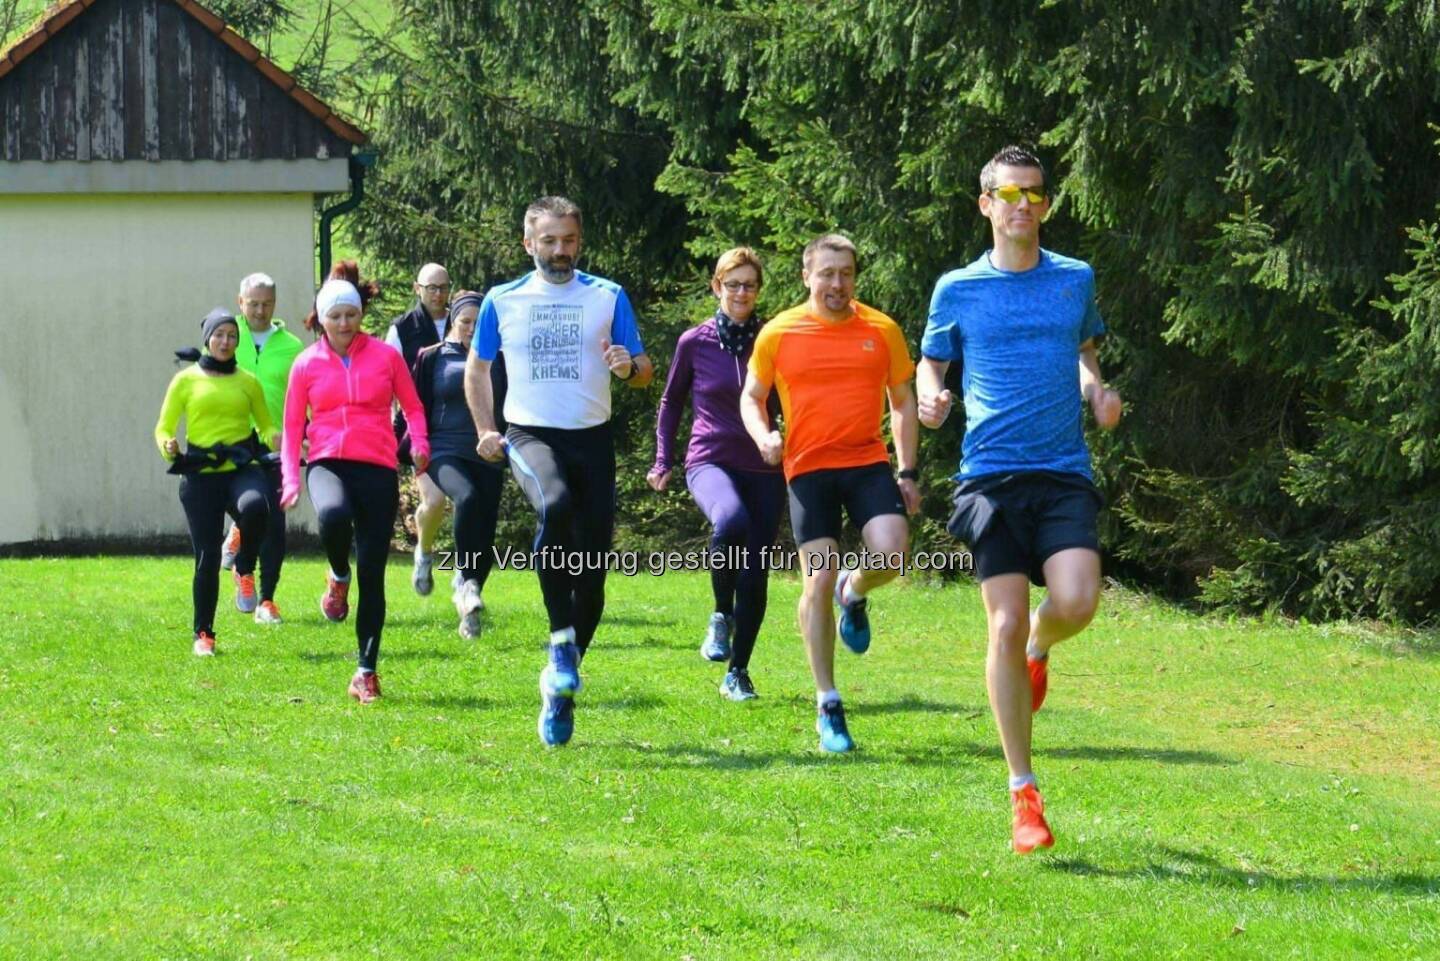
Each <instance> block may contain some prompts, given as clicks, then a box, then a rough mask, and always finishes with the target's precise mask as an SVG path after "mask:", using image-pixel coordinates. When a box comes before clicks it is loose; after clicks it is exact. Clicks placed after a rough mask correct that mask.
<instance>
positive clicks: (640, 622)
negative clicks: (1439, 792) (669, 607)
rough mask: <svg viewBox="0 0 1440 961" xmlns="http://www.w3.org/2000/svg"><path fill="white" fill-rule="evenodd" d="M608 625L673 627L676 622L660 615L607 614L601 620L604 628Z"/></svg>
mask: <svg viewBox="0 0 1440 961" xmlns="http://www.w3.org/2000/svg"><path fill="white" fill-rule="evenodd" d="M607 625H609V626H614V627H668V628H673V627H674V626H675V625H674V623H673V622H671V621H667V620H665V619H663V618H659V617H648V616H646V615H644V614H606V615H605V618H604V619H603V620H602V621H601V622H600V626H601V628H604V627H605V626H607ZM601 643H602V644H603V643H604V642H603V641H601Z"/></svg>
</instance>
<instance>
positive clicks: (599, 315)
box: [471, 270, 645, 430]
mask: <svg viewBox="0 0 1440 961" xmlns="http://www.w3.org/2000/svg"><path fill="white" fill-rule="evenodd" d="M606 340H608V341H610V343H612V344H619V345H621V346H623V347H625V348H626V349H627V350H629V351H630V356H632V357H634V356H636V355H638V354H641V353H644V351H645V347H644V346H643V345H642V344H641V342H640V331H639V328H638V325H637V324H636V322H635V311H634V310H633V309H632V308H631V307H630V299H629V298H628V297H626V296H625V291H624V290H622V289H621V287H620V285H619V284H616V283H615V282H614V281H610V280H606V279H605V278H603V277H595V276H592V275H590V274H586V273H581V272H580V271H578V270H577V271H576V272H575V276H574V278H573V279H572V280H571V281H570V282H569V283H567V284H551V283H547V282H546V281H545V279H544V278H543V277H541V276H540V275H539V274H538V273H536V272H535V271H531V272H530V273H528V274H526V275H525V276H524V277H521V278H520V279H519V280H514V281H511V282H510V283H508V284H501V285H500V286H499V287H493V288H491V290H490V292H489V293H487V294H486V295H485V302H484V303H483V304H481V305H480V316H479V317H478V318H476V320H475V338H474V341H473V342H472V344H471V347H472V349H473V350H474V351H475V356H476V357H479V358H480V359H481V360H486V361H493V360H494V359H495V355H496V354H497V353H498V352H500V351H504V352H505V375H506V378H507V379H508V381H509V388H508V393H507V394H506V395H505V419H506V420H507V421H509V422H510V423H512V424H518V425H519V426H521V427H560V428H565V429H569V430H577V429H580V428H584V427H595V426H597V425H599V424H603V423H605V422H606V421H608V420H609V419H610V379H611V376H612V375H611V373H610V368H609V367H607V366H605V357H604V346H603V343H604V341H606Z"/></svg>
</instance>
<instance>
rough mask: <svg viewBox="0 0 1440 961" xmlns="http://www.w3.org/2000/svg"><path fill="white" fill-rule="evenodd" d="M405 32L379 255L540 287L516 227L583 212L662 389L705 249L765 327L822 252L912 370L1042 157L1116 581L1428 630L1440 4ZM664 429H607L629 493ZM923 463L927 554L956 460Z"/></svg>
mask: <svg viewBox="0 0 1440 961" xmlns="http://www.w3.org/2000/svg"><path fill="white" fill-rule="evenodd" d="M402 6H403V8H404V10H403V13H402V17H403V19H404V22H406V23H407V24H409V25H410V29H411V32H412V35H413V37H414V38H415V39H416V49H414V50H411V51H409V52H406V53H401V52H400V51H398V50H396V49H394V48H391V47H384V46H383V45H377V46H376V50H377V57H380V58H383V59H385V63H386V69H387V70H388V71H389V72H390V73H391V74H392V75H393V77H394V81H393V83H392V84H390V85H389V87H388V89H387V90H386V92H385V95H384V100H383V102H382V103H381V104H380V107H379V109H378V111H377V113H376V119H375V121H374V123H373V124H372V126H374V127H376V128H377V130H378V134H377V143H378V146H379V147H380V150H381V165H380V167H379V170H378V171H377V176H376V178H375V182H374V183H373V189H372V191H371V196H370V200H369V201H368V202H367V205H366V207H365V208H364V211H363V213H362V215H361V240H362V242H363V243H364V244H365V245H366V246H367V247H368V248H370V249H372V250H373V251H376V252H378V253H380V254H382V255H383V256H384V257H386V258H387V259H389V260H391V261H392V262H395V263H407V264H408V263H410V262H411V261H412V260H413V259H414V251H417V250H425V251H427V252H429V251H434V252H435V253H436V255H438V256H440V257H443V258H448V260H449V262H450V263H451V266H452V271H457V267H458V273H459V274H460V275H461V276H464V277H466V278H467V279H473V280H474V281H476V282H481V281H484V282H490V281H495V280H498V279H500V278H502V277H504V276H507V275H509V274H511V273H514V272H515V271H517V270H523V269H526V267H527V265H526V264H525V263H524V258H523V254H521V253H520V252H519V248H518V223H519V216H520V211H521V210H522V209H523V207H524V205H525V203H526V202H527V201H528V200H530V199H531V198H533V197H534V196H536V195H538V194H541V193H547V192H564V193H567V194H570V195H573V196H575V197H576V198H577V199H580V200H581V201H582V203H584V205H585V207H586V209H587V215H588V217H589V219H588V221H587V230H586V241H587V245H588V249H589V254H588V260H589V263H588V264H585V265H582V266H586V267H587V269H594V270H596V271H597V272H601V273H607V274H609V275H611V276H614V277H615V278H616V279H618V280H620V281H621V282H622V283H625V284H626V285H627V286H628V287H629V288H630V289H631V290H632V293H634V294H635V295H636V300H637V305H638V307H639V308H640V310H641V311H642V315H643V316H644V317H645V318H646V321H647V325H646V331H647V339H648V341H649V343H650V344H652V345H653V346H652V350H651V352H652V354H653V355H654V356H656V357H657V358H658V359H659V360H661V361H662V362H663V361H664V360H665V359H666V358H667V357H668V353H669V346H670V344H672V343H673V340H674V337H675V335H677V334H678V332H679V331H680V330H681V329H683V327H684V326H685V325H686V324H687V323H692V322H694V321H696V320H698V319H699V318H700V317H702V316H704V314H705V313H706V311H707V310H708V307H707V306H706V304H707V302H706V300H705V293H704V287H703V279H704V275H705V266H706V265H707V262H709V261H711V260H712V259H713V257H714V255H715V254H716V253H717V252H719V251H720V250H723V249H724V248H726V247H729V246H732V245H734V244H737V243H748V244H750V245H752V246H756V247H757V248H760V249H761V250H762V251H763V252H764V253H765V254H766V255H767V256H768V263H769V264H770V270H769V272H768V276H767V279H768V280H770V281H771V282H770V284H768V285H767V289H766V291H765V294H764V297H763V299H762V302H761V305H762V309H763V310H766V311H769V312H773V311H774V310H775V309H778V308H779V307H782V306H785V305H786V304H788V303H790V302H793V301H794V300H796V299H798V298H799V296H800V283H799V270H798V253H799V249H800V247H801V246H803V244H804V242H805V241H806V240H807V239H808V238H809V237H811V236H813V235H814V234H815V233H817V232H820V231H824V230H831V229H839V230H842V231H844V232H846V233H848V234H849V235H850V236H852V237H853V238H854V240H855V241H856V243H857V244H858V246H859V249H860V252H861V260H862V275H861V283H860V294H861V297H862V298H863V299H864V300H866V301H867V302H869V303H872V304H874V305H876V306H877V307H879V308H881V309H882V310H885V311H886V312H888V313H890V314H891V315H892V316H895V317H896V318H897V319H899V320H901V321H902V323H903V324H904V325H905V327H906V330H907V332H908V333H909V334H910V335H911V338H912V343H918V335H919V332H920V329H921V328H922V327H923V324H924V319H925V311H926V306H927V304H928V300H929V295H930V291H931V288H932V286H933V284H934V281H935V279H936V278H937V277H938V276H939V275H940V273H941V272H943V271H944V270H946V269H949V268H951V267H954V266H957V265H959V264H963V263H965V262H968V261H969V260H972V259H973V258H974V257H976V256H978V255H979V254H980V253H981V252H983V251H984V249H985V248H986V247H987V246H988V234H987V230H986V225H985V223H984V222H983V221H982V220H981V219H980V217H979V216H978V214H977V213H976V209H975V195H976V193H977V192H978V184H977V174H978V171H979V168H980V166H981V165H982V164H983V163H984V161H985V160H986V159H987V158H988V157H989V156H990V155H991V154H992V153H993V152H994V151H995V150H996V149H998V148H999V147H1001V146H1003V145H1005V144H1007V143H1011V142H1021V143H1030V144H1033V145H1036V146H1037V147H1038V149H1039V151H1040V153H1041V155H1042V157H1043V158H1044V159H1045V160H1046V162H1047V164H1048V165H1049V168H1050V178H1051V182H1052V186H1053V188H1054V190H1055V192H1056V203H1055V207H1054V212H1053V214H1052V216H1051V219H1050V222H1049V223H1048V224H1047V225H1046V227H1045V243H1046V245H1047V246H1049V247H1052V248H1054V249H1057V250H1059V251H1062V252H1065V253H1068V254H1071V255H1075V256H1079V257H1082V258H1084V259H1086V260H1089V261H1090V262H1091V263H1093V264H1094V265H1095V268H1096V271H1097V277H1098V289H1099V292H1100V297H1101V310H1102V313H1103V314H1104V315H1105V318H1106V321H1107V323H1108V325H1109V327H1110V329H1111V336H1110V337H1109V338H1108V340H1107V342H1106V344H1105V345H1104V347H1103V349H1102V353H1101V358H1102V363H1103V365H1104V367H1105V368H1106V371H1107V374H1108V375H1109V376H1110V378H1111V379H1112V380H1113V381H1114V382H1116V383H1117V384H1118V386H1119V387H1120V389H1121V391H1122V393H1123V395H1124V396H1125V399H1126V404H1127V411H1126V417H1125V418H1124V419H1123V420H1122V425H1121V428H1120V429H1119V430H1117V431H1116V432H1115V433H1114V434H1113V435H1106V436H1103V437H1102V436H1098V435H1092V438H1091V442H1092V448H1093V450H1094V451H1095V454H1096V458H1097V468H1098V474H1099V478H1100V480H1101V484H1102V487H1103V488H1104V489H1105V491H1106V493H1107V494H1108V496H1109V497H1110V500H1111V505H1112V510H1111V512H1110V513H1109V514H1108V516H1107V521H1106V523H1107V529H1106V531H1105V538H1106V545H1107V548H1108V550H1109V551H1110V553H1111V556H1112V558H1113V560H1114V561H1115V562H1116V565H1117V568H1118V569H1121V570H1127V571H1129V572H1131V573H1132V574H1134V575H1135V576H1139V577H1143V578H1145V579H1148V580H1150V581H1151V582H1152V583H1159V584H1162V585H1164V586H1166V587H1168V588H1169V589H1171V590H1173V591H1175V592H1178V593H1182V594H1190V595H1193V596H1196V597H1198V598H1200V599H1201V600H1203V601H1205V602H1208V603H1213V604H1217V605H1223V606H1228V607H1232V608H1237V609H1245V610H1256V609H1272V608H1273V609H1281V610H1286V611H1291V612H1297V613H1303V614H1306V615H1310V616H1318V617H1331V616H1343V615H1374V616H1382V617H1388V618H1398V619H1403V620H1407V621H1423V620H1426V619H1427V618H1429V617H1431V616H1432V615H1433V613H1434V612H1435V611H1436V610H1437V602H1440V586H1437V585H1440V439H1437V438H1440V227H1437V222H1440V176H1437V173H1436V172H1437V170H1440V164H1437V161H1440V127H1437V124H1440V8H1437V7H1436V5H1435V4H1434V3H1433V2H1421V0H1390V2H1381V0H1341V2H1334V0H1323V2H1322V0H1284V2H1279V0H1246V2H1241V0H1216V2H1207V3H1203V4H1201V3H1172V2H1166V0H1077V2H1073V3H1065V4H1038V5H1034V4H1012V3H999V2H993V0H992V2H985V0H980V2H965V3H950V2H943V3H942V2H934V0H905V2H901V0H804V2H801V0H725V2H717V3H696V2H694V0H630V2H627V3H620V4H617V3H611V2H608V0H560V2H552V3H546V4H532V3H529V2H526V0H495V2H490V3H482V4H472V3H469V2H460V0H403V3H402ZM624 393H627V394H628V393H629V392H624ZM652 405H653V395H652V396H651V397H638V396H637V397H626V398H624V402H623V404H622V407H621V410H622V414H624V415H625V416H627V417H629V418H630V420H632V421H633V423H632V424H631V428H632V433H631V443H630V449H629V451H628V453H627V457H628V458H629V460H628V461H627V462H626V465H625V468H624V471H625V472H626V473H628V474H631V475H634V476H639V475H643V470H644V466H645V465H646V463H647V462H648V458H649V456H650V454H651V452H652V448H651V447H650V441H649V439H648V431H649V421H648V418H649V416H650V414H649V412H650V410H651V409H652ZM961 426H962V427H963V425H961ZM925 444H926V446H927V452H926V453H927V457H926V459H927V475H928V477H929V481H930V483H929V488H930V495H929V497H928V499H927V502H926V511H927V514H928V515H929V516H930V517H931V518H932V521H931V522H929V523H928V524H926V525H922V526H921V528H920V531H919V536H920V538H921V541H922V543H924V542H925V541H926V540H927V539H928V540H931V541H933V540H935V539H937V538H938V537H940V536H941V535H940V532H939V525H938V524H937V523H935V522H934V520H933V518H935V517H938V516H941V515H942V514H943V511H944V507H945V497H944V486H945V485H944V484H943V482H942V478H943V476H944V475H945V474H946V473H948V472H949V470H951V469H952V467H953V457H954V455H955V451H956V449H957V446H958V445H957V432H955V431H946V432H941V433H939V434H936V435H930V436H927V438H926V440H925ZM636 489H637V490H638V487H637V488H636ZM627 500H634V502H635V504H641V503H642V502H641V500H640V499H639V497H638V495H637V498H635V499H627ZM656 503H657V501H656V500H655V499H654V498H651V499H650V500H649V501H646V502H644V506H632V505H627V507H626V510H628V511H629V513H625V512H623V511H622V524H624V525H628V526H627V531H628V534H629V536H634V537H637V538H642V539H643V538H645V537H657V536H662V535H663V536H666V537H670V536H672V535H673V533H674V532H676V531H686V532H689V533H690V534H692V535H694V536H698V528H697V529H696V530H694V531H692V530H691V528H692V527H696V525H697V524H698V517H695V516H694V514H695V512H694V511H693V508H692V507H691V506H690V505H689V504H688V503H686V502H684V501H683V500H680V499H678V498H676V499H671V500H668V501H662V502H659V503H661V504H662V506H661V507H656V506H654V505H655V504H656Z"/></svg>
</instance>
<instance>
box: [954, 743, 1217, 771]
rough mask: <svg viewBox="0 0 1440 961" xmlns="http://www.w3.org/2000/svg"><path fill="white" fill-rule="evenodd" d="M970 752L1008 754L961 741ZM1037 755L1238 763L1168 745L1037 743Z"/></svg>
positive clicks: (994, 747)
mask: <svg viewBox="0 0 1440 961" xmlns="http://www.w3.org/2000/svg"><path fill="white" fill-rule="evenodd" d="M960 747H962V748H963V749H964V751H965V752H966V753H967V754H970V755H972V756H974V757H984V758H993V759H996V760H1004V758H1005V754H1004V752H1003V751H1001V750H1000V746H999V745H997V744H974V743H970V744H963V745H960ZM1034 754H1035V755H1036V756H1037V757H1048V758H1066V759H1070V760H1080V761H1159V762H1160V763H1161V764H1213V765H1217V766H1222V767H1227V766H1229V765H1232V764H1236V763H1238V762H1237V761H1236V760H1235V758H1232V757H1226V756H1225V755H1223V754H1216V753H1215V752H1213V751H1186V750H1180V749H1176V748H1168V747H1128V746H1106V747H1096V746H1092V745H1078V746H1076V747H1048V748H1047V747H1037V748H1035V750H1034Z"/></svg>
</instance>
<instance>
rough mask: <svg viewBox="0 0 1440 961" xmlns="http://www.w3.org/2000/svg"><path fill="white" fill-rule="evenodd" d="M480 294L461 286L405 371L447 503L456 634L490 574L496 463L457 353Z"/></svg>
mask: <svg viewBox="0 0 1440 961" xmlns="http://www.w3.org/2000/svg"><path fill="white" fill-rule="evenodd" d="M481 301H482V298H481V296H480V294H478V293H476V292H475V291H473V290H466V291H461V292H460V293H459V294H457V295H456V297H455V300H454V302H453V303H452V304H451V305H450V330H449V333H448V335H447V336H446V338H445V341H444V342H443V343H439V344H432V345H430V346H429V347H423V348H421V349H420V353H419V355H418V356H417V358H416V361H415V367H414V370H413V373H414V375H415V389H416V391H417V392H418V393H419V394H420V404H421V406H422V407H424V408H425V418H426V424H427V429H428V431H429V435H430V466H429V468H428V469H427V471H426V476H427V477H429V479H430V480H432V481H434V483H435V484H437V485H438V487H439V489H440V490H441V491H443V492H444V496H446V497H448V498H450V500H452V501H454V503H455V557H456V559H457V563H456V564H455V568H456V572H457V574H458V575H459V577H460V583H459V585H458V586H456V587H455V588H454V591H453V594H452V600H453V601H454V602H455V611H456V613H458V614H459V615H460V628H459V630H460V636H461V637H464V638H467V639H468V638H473V637H478V636H479V635H480V612H481V611H482V610H484V609H485V602H484V601H483V600H482V599H481V596H480V594H481V591H483V590H484V589H485V579H486V578H487V577H489V576H490V567H491V564H492V563H493V558H494V555H493V551H494V548H495V524H496V520H497V519H498V517H499V513H500V489H501V485H502V483H503V481H504V478H505V475H504V474H503V473H501V468H500V465H498V464H495V463H492V462H490V461H486V460H483V459H481V457H480V455H479V454H478V453H477V452H476V450H475V445H476V444H478V443H479V438H478V437H477V436H476V434H475V421H474V419H473V418H471V416H470V409H469V407H467V406H466V403H465V361H466V359H467V358H468V357H469V356H470V341H471V340H472V339H473V338H474V335H475V318H476V316H477V315H478V314H479V313H480V304H481Z"/></svg>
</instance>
